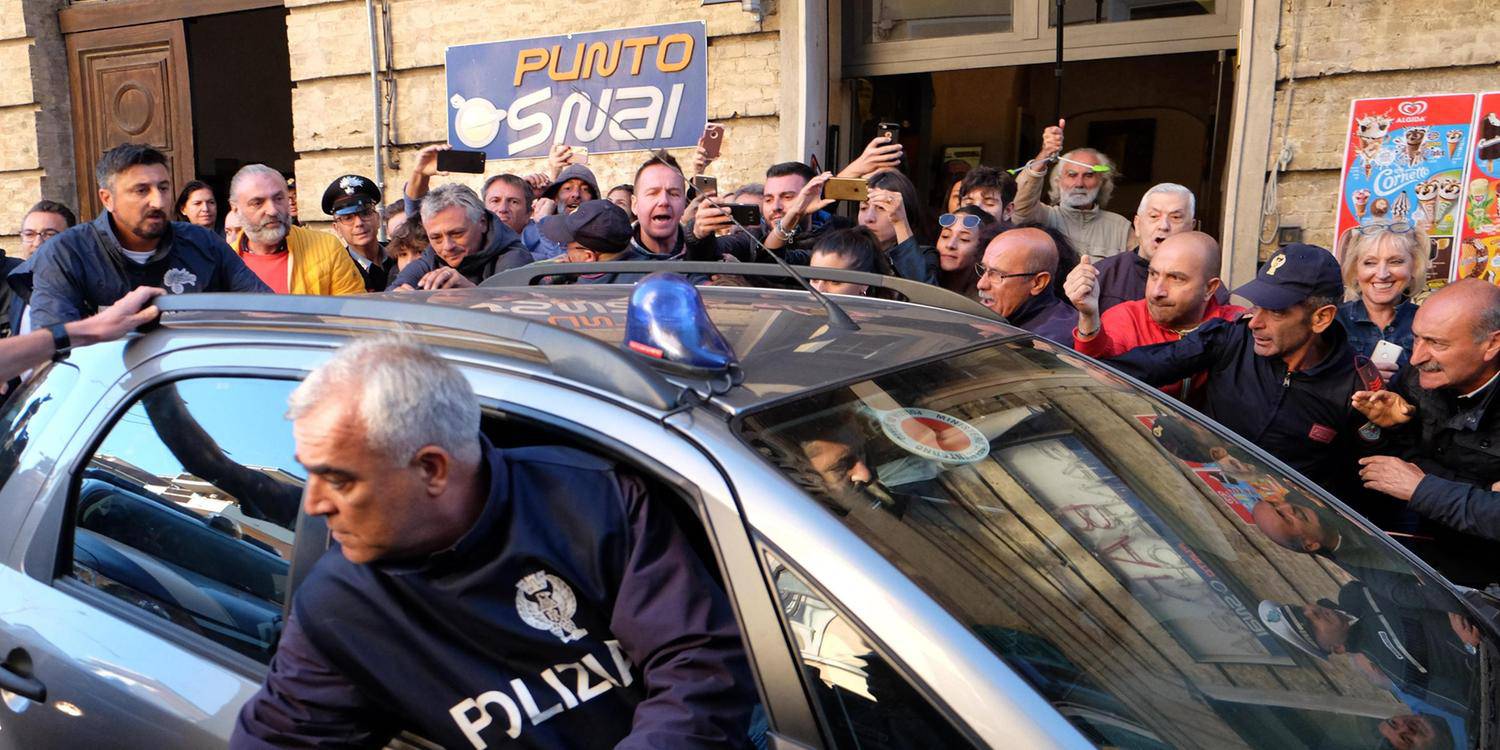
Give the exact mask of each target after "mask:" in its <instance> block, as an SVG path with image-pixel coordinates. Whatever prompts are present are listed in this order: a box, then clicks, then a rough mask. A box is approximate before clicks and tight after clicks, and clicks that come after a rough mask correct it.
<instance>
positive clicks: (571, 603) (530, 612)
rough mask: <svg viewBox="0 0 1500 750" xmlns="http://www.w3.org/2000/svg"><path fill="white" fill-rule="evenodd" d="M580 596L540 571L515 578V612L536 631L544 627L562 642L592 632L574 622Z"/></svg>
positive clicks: (573, 639)
mask: <svg viewBox="0 0 1500 750" xmlns="http://www.w3.org/2000/svg"><path fill="white" fill-rule="evenodd" d="M577 610H578V599H577V597H575V596H573V589H570V588H568V584H566V583H564V582H563V580H562V579H561V578H558V577H557V576H555V575H552V574H550V573H547V572H544V571H540V570H538V571H537V572H535V573H532V574H531V575H528V576H526V577H525V578H522V579H521V580H519V581H516V613H517V614H519V615H521V621H522V622H524V623H526V624H527V625H530V626H531V627H533V628H536V629H537V630H545V631H547V632H549V633H551V634H553V635H555V636H557V637H558V638H559V639H561V640H562V642H563V643H569V642H571V641H576V640H578V639H579V638H582V637H584V636H586V635H588V634H589V631H587V630H583V629H581V628H579V627H577V626H575V625H574V624H573V613H574V612H576V611H577Z"/></svg>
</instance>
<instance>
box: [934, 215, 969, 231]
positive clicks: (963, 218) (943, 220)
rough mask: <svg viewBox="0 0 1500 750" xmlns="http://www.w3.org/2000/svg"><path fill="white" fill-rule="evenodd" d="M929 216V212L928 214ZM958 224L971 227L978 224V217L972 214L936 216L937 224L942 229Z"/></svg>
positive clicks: (966, 227)
mask: <svg viewBox="0 0 1500 750" xmlns="http://www.w3.org/2000/svg"><path fill="white" fill-rule="evenodd" d="M928 215H929V216H930V215H931V214H928ZM954 224H958V225H959V226H960V227H962V228H964V229H973V228H975V227H977V226H979V217H978V216H975V215H974V214H943V215H942V216H939V217H938V226H940V227H943V228H944V229H946V228H948V227H951V226H953V225H954Z"/></svg>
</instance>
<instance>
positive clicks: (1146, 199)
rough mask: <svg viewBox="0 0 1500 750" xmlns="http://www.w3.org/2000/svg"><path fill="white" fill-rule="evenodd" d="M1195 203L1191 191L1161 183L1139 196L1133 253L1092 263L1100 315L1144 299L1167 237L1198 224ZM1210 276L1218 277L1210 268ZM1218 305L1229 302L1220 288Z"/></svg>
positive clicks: (1188, 229) (1217, 271)
mask: <svg viewBox="0 0 1500 750" xmlns="http://www.w3.org/2000/svg"><path fill="white" fill-rule="evenodd" d="M1197 207H1198V201H1197V200H1196V199H1195V198H1194V196H1193V191H1191V190H1188V189H1187V188H1185V187H1183V186H1181V185H1178V184H1177V183H1175V182H1163V183H1160V184H1158V185H1154V186H1152V188H1151V189H1150V190H1147V191H1146V194H1145V195H1143V196H1141V204H1140V207H1138V208H1137V209H1136V212H1135V221H1133V222H1132V225H1133V228H1134V230H1135V237H1136V239H1137V240H1138V241H1139V244H1138V245H1137V246H1136V247H1135V249H1133V250H1129V251H1127V252H1123V253H1119V254H1118V255H1112V256H1110V257H1108V258H1105V259H1104V260H1101V261H1099V262H1098V263H1097V264H1095V266H1094V267H1095V268H1096V269H1097V270H1098V272H1099V312H1101V313H1103V312H1106V311H1108V310H1109V309H1110V308H1111V307H1114V306H1115V305H1118V304H1120V303H1122V302H1130V301H1132V300H1138V299H1144V298H1145V296H1146V276H1147V275H1148V274H1149V273H1150V270H1151V258H1152V257H1153V256H1155V255H1156V249H1157V248H1158V247H1160V246H1161V243H1162V242H1164V241H1165V240H1166V239H1167V238H1168V237H1171V236H1173V235H1177V234H1181V233H1183V232H1188V231H1192V230H1193V228H1194V227H1195V226H1197V224H1198V221H1197V219H1195V218H1194V212H1195V211H1196V210H1197ZM1210 270H1211V273H1210V276H1211V277H1212V276H1218V275H1219V269H1218V268H1214V269H1210ZM1216 295H1217V296H1216V299H1218V301H1219V304H1221V305H1223V304H1228V303H1229V293H1228V291H1227V290H1225V289H1224V288H1223V287H1222V286H1221V287H1219V289H1218V291H1217V292H1216Z"/></svg>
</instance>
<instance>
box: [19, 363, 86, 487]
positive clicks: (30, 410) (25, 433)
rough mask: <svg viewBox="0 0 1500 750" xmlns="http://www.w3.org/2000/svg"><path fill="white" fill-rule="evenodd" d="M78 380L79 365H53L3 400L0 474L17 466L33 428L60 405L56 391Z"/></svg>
mask: <svg viewBox="0 0 1500 750" xmlns="http://www.w3.org/2000/svg"><path fill="white" fill-rule="evenodd" d="M77 380H78V368H76V367H74V366H72V365H71V364H60V365H54V366H52V367H49V368H48V369H47V370H46V372H45V373H41V374H38V375H37V376H36V377H33V378H32V379H31V380H29V381H27V383H26V384H25V385H23V386H21V390H20V391H17V392H16V394H15V395H13V396H11V397H10V398H9V399H8V400H6V402H5V411H4V412H0V430H5V433H4V437H3V438H0V477H8V476H10V475H11V473H12V472H14V471H15V470H16V466H17V465H18V463H19V461H20V460H21V453H22V452H23V451H25V450H26V446H27V444H29V443H30V442H31V437H32V433H33V430H34V429H35V428H36V427H40V426H41V425H45V424H47V420H48V418H49V417H51V416H52V413H53V412H54V411H56V409H57V407H58V405H59V403H58V400H57V395H58V394H59V393H67V392H68V390H69V389H70V388H71V387H72V385H73V383H75V382H77ZM44 383H45V384H46V385H45V386H44V385H43V384H44Z"/></svg>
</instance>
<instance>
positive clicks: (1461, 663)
mask: <svg viewBox="0 0 1500 750" xmlns="http://www.w3.org/2000/svg"><path fill="white" fill-rule="evenodd" d="M1338 608H1339V609H1341V610H1343V611H1344V612H1345V613H1347V614H1350V615H1353V616H1354V617H1356V618H1358V619H1357V620H1356V621H1355V622H1354V623H1353V624H1352V625H1350V627H1349V636H1348V640H1347V641H1345V645H1344V648H1345V650H1347V651H1348V652H1350V653H1358V654H1363V655H1364V656H1365V658H1367V659H1369V660H1370V661H1371V663H1373V664H1374V665H1375V666H1376V667H1378V668H1379V669H1380V671H1381V672H1384V673H1385V675H1386V676H1387V677H1390V678H1391V682H1394V683H1395V684H1396V686H1397V687H1399V688H1400V689H1401V690H1402V692H1405V693H1408V694H1411V695H1414V696H1416V697H1418V698H1421V699H1422V700H1424V701H1427V702H1428V703H1431V704H1432V705H1434V706H1438V707H1440V708H1444V709H1447V710H1449V711H1454V712H1457V713H1459V714H1466V713H1468V711H1469V707H1470V705H1471V700H1472V696H1471V691H1472V690H1473V688H1474V686H1475V685H1476V684H1477V682H1478V680H1479V657H1478V656H1477V654H1476V653H1475V652H1474V651H1471V650H1470V648H1469V647H1468V646H1467V645H1466V644H1465V643H1464V642H1463V641H1462V640H1460V639H1459V637H1458V634H1457V633H1454V632H1453V626H1452V625H1451V624H1450V622H1449V620H1448V615H1447V614H1446V613H1444V612H1439V611H1435V610H1417V609H1407V608H1405V607H1400V606H1397V605H1396V604H1394V603H1392V602H1391V601H1390V600H1388V599H1385V598H1383V597H1381V596H1378V595H1376V594H1374V593H1373V592H1371V591H1370V589H1369V588H1367V587H1366V586H1365V585H1364V584H1362V583H1360V582H1359V581H1354V582H1352V583H1348V584H1345V585H1344V587H1343V588H1341V589H1339V601H1338Z"/></svg>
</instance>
